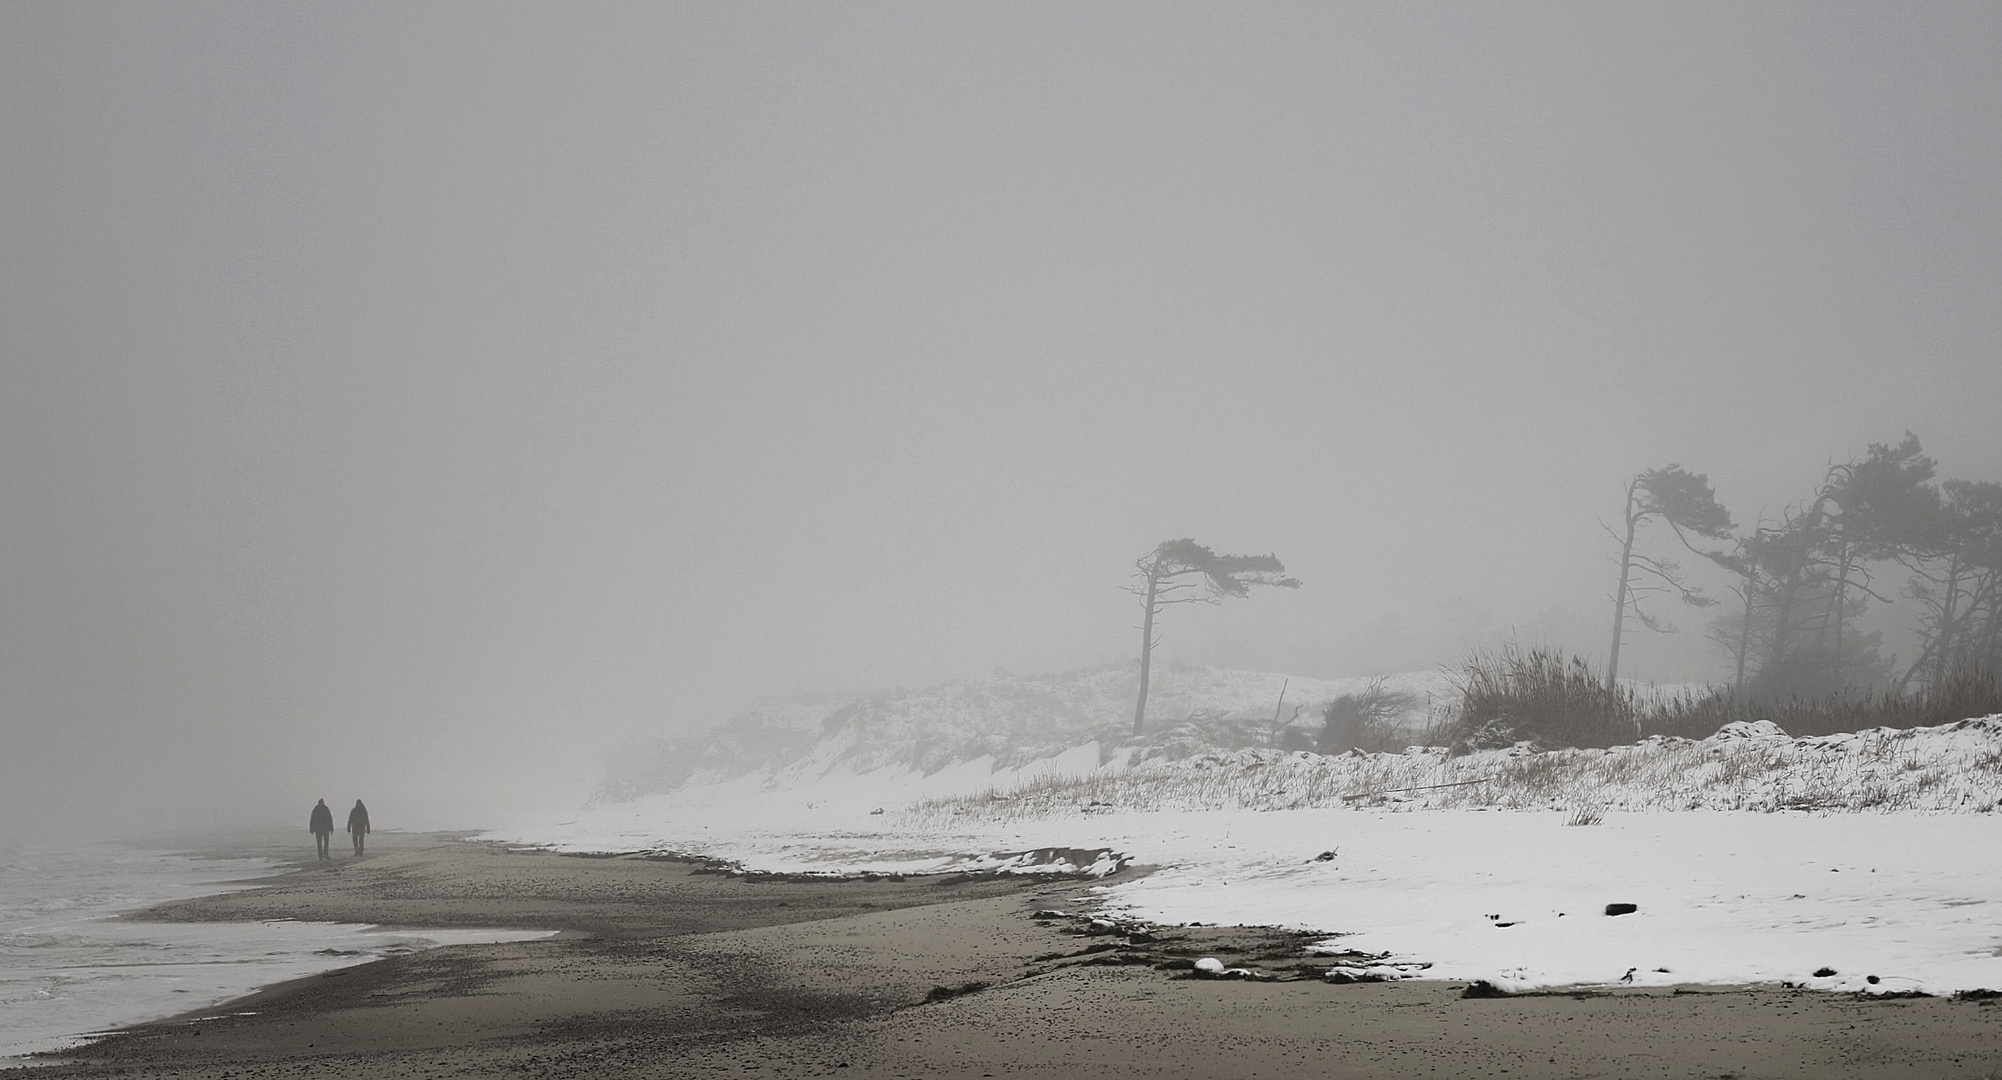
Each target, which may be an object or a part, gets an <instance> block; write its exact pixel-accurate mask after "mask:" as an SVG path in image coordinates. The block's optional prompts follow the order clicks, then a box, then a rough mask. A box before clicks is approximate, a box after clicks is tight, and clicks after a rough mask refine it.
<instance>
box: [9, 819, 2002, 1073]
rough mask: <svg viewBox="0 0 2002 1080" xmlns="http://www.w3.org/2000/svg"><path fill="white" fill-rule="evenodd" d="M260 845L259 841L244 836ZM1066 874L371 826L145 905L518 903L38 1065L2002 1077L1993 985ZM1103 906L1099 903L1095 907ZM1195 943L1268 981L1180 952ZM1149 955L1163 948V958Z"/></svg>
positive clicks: (362, 907)
mask: <svg viewBox="0 0 2002 1080" xmlns="http://www.w3.org/2000/svg"><path fill="white" fill-rule="evenodd" d="M253 853H261V852H253ZM1087 888H1088V886H1087V884H1086V883H1082V882H1077V881H1056V882H1050V881H1043V882H1036V881H1023V880H1020V879H1008V878H1001V879H996V878H978V877H964V876H957V877H952V878H947V879H929V878H913V879H910V880H901V881H900V880H891V879H887V878H881V879H877V880H871V881H863V880H852V881H828V880H811V879H787V878H755V877H753V878H743V877H733V876H729V875H724V874H718V873H714V872H708V871H707V870H706V868H704V867H702V866H700V865H699V864H695V863H689V862H672V861H654V860H648V859H642V858H638V857H620V858H578V857H571V856H562V855H555V854H551V853H547V852H524V851H509V850H507V849H506V848H503V847H500V846H497V845H487V844H470V843H464V842H458V841H451V840H446V839H443V838H435V837H399V836H395V835H394V834H385V835H380V836H378V837H377V838H376V840H375V842H374V846H373V847H372V849H371V854H370V856H369V857H368V858H366V859H363V860H360V861H353V860H348V859H345V858H343V859H337V860H335V861H334V863H333V864H332V865H330V866H327V867H318V866H314V867H309V868H307V869H305V870H302V871H300V872H298V873H294V874H290V875H287V876H285V877H282V878H277V879H273V880H272V881H271V883H270V884H268V885H266V886H264V887H262V888H257V889H252V890H248V891H245V892H238V893H231V894H226V895H223V896H216V897H205V898H201V899H197V900H191V901H185V902H181V903H177V904H172V905H168V906H165V907H162V908H158V909H154V910H152V911H150V912H148V913H146V917H149V918H163V919H188V920H209V919H245V918H275V917H287V918H302V919H337V920H341V921H351V922H376V923H384V924H392V925H395V924H401V925H407V926H484V927H527V928H542V929H554V930H560V931H562V933H561V934H559V935H558V936H557V937H554V938H549V939H545V940H539V941H527V942H514V943H507V944H494V945H471V946H450V947H446V948H440V949H434V950H431V951H428V952H424V953H419V954H414V955H409V956H400V957H393V958H390V959H387V960H381V961H377V962H374V963H369V964H364V965H361V966H358V967H353V968H348V969H344V970H341V971H336V972H330V973H327V974H325V975H321V976H316V977H313V978H308V979H302V980H298V981H296V982H293V983H288V984H283V985H280V986H275V987H271V988H267V989H266V990H264V991H262V992H260V993H259V994H256V995H254V996H252V997H250V998H247V999H243V1000H239V1001H236V1002H232V1003H230V1004H228V1005H225V1006H221V1007H218V1008H216V1009H211V1010H204V1011H202V1012H198V1013H191V1014H188V1015H185V1016H181V1017H176V1018H174V1019H172V1020H167V1021H161V1022H159V1023H154V1024H146V1025H141V1026H138V1027H135V1028H131V1029H128V1030H126V1031H123V1032H120V1033H118V1034H116V1035H113V1036H111V1037H109V1038H106V1039H103V1040H100V1041H98V1042H96V1043H94V1044H92V1045H90V1046H87V1047H82V1048H79V1049H76V1050H72V1051H67V1052H64V1053H61V1054H56V1055H50V1056H48V1057H47V1058H45V1059H44V1060H45V1061H47V1063H48V1064H46V1065H43V1066H41V1067H37V1068H34V1069H31V1070H22V1072H23V1073H24V1074H25V1075H30V1076H35V1077H46V1078H50V1080H54V1078H56V1077H112V1076H145V1077H167V1078H196V1077H200V1078H225V1077H227V1078H231V1080H236V1078H252V1077H367V1078H375V1077H407V1076H416V1077H422V1076H438V1077H443V1076H476V1077H593V1076H641V1077H646V1076H657V1077H682V1076H714V1075H724V1074H728V1075H735V1076H766V1077H785V1076H843V1077H885V1078H888V1077H912V1078H916V1077H986V1076H996V1077H1003V1076H1042V1077H1073V1076H1091V1077H1148V1078H1180V1077H1292V1076H1332V1077H1409V1076H1419V1077H1473V1076H1500V1075H1504V1074H1506V1075H1508V1076H1510V1077H1512V1078H1513V1077H1598V1076H1606V1077H1612V1076H1631V1077H1657V1076H1658V1077H1736V1078H1752V1077H1803V1078H1806V1077H1817V1078H1818V1077H1839V1076H1855V1077H1883V1076H1899V1077H1905V1076H1910V1077H1935V1076H1937V1077H1965V1078H1977V1080H1979V1078H1998V1077H2002V1005H1998V1004H1997V1003H1996V1002H1993V1001H1953V1000H1945V999H1938V998H1919V999H1905V1000H1871V1001H1861V1000H1857V999H1854V998H1850V997H1837V996H1832V995H1825V994H1813V993H1808V992H1805V991H1792V990H1784V989H1776V988H1754V989H1716V988H1690V990H1691V991H1693V992H1680V993H1678V992H1673V991H1668V990H1641V991H1625V992H1609V993H1592V994H1576V995H1565V994H1558V995H1547V996H1517V997H1509V998H1500V999H1468V998H1462V997H1461V996H1460V994H1461V991H1462V989H1463V987H1464V984H1462V983H1449V982H1429V981H1413V982H1401V983H1356V984H1347V985H1335V984H1330V983H1328V982H1326V981H1324V980H1322V979H1320V978H1319V977H1318V976H1319V974H1320V970H1321V969H1322V968H1324V967H1325V966H1327V964H1328V963H1329V962H1330V961H1329V960H1328V959H1325V958H1324V959H1310V958H1307V957H1305V956H1304V955H1303V954H1302V953H1301V952H1300V945H1301V943H1302V941H1303V938H1302V937H1301V936H1300V935H1297V934H1291V933H1286V932H1279V931H1268V930H1259V929H1256V928H1250V929H1247V928H1214V927H1186V928H1162V929H1157V931H1156V933H1155V934H1154V935H1153V937H1154V938H1155V940H1151V941H1146V940H1135V939H1133V938H1131V937H1129V936H1128V935H1126V934H1108V933H1104V932H1092V928H1091V927H1090V926H1089V925H1088V923H1087V921H1086V920H1084V919H1082V918H1077V917H1042V918H1037V917H1035V916H1036V913H1037V912H1038V911H1045V910H1048V909H1062V910H1064V911H1067V912H1071V913H1074V914H1076V913H1082V912H1084V911H1086V910H1087V909H1088V902H1087V901H1085V900H1083V899H1082V898H1083V897H1084V896H1085V895H1086V889H1087ZM1100 929H1101V931H1102V929H1103V928H1100ZM1196 956H1218V957H1220V958H1222V959H1223V960H1225V961H1226V962H1227V963H1229V964H1231V965H1233V966H1244V967H1250V968H1254V969H1257V970H1259V971H1261V972H1263V973H1265V974H1267V975H1270V976H1271V977H1272V979H1271V981H1212V980H1203V979H1194V978H1190V977H1189V976H1188V973H1187V972H1186V971H1184V970H1180V969H1181V968H1186V966H1187V965H1188V962H1189V960H1190V959H1192V958H1193V957H1196ZM1162 965H1167V966H1162Z"/></svg>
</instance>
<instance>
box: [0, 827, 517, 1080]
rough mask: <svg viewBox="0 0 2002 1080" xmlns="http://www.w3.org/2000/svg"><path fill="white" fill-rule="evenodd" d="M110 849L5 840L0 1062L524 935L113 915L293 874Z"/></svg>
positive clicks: (194, 856)
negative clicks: (267, 991) (262, 993)
mask: <svg viewBox="0 0 2002 1080" xmlns="http://www.w3.org/2000/svg"><path fill="white" fill-rule="evenodd" d="M290 868H291V867H290V865H289V864H287V863H286V862H284V861H282V860H279V859H274V858H266V857H228V856H223V857H218V856H214V855H206V854H200V853H191V852H187V851H172V850H152V849H148V848H144V847H136V846H130V845H124V844H114V843H95V844H83V845H65V846H56V845H48V846H39V847H38V846H32V845H13V846H0V1064H22V1063H23V1062H22V1061H21V1060H20V1055H24V1054H32V1053H35V1052H37V1051H46V1050H54V1049H60V1048H63V1047H66V1046H71V1045H74V1044H76V1043H77V1042H79V1041H80V1040H82V1039H85V1038H87V1037H88V1036H90V1035H92V1034H95V1033H100V1032H103V1031H106V1030H108V1029H111V1028H115V1027H119V1026H123V1025H128V1024H135V1023H143V1022H146V1021H151V1020H159V1019H163V1018H166V1017H170V1016H175V1015H178V1014H180V1013H184V1012H189V1011H193V1010H197V1009H207V1008H210V1007H212V1006H216V1005H219V1004H221V1003H224V1002H227V1001H230V1000H232V999H234V998H239V997H243V996H244V995H246V994H249V993H251V992H253V991H255V990H257V989H258V988H259V987H262V986H267V985H270V984H272V983H276V982H283V981H285V980H287V979H295V978H300V977H303V976H306V975H311V974H315V973H317V972H322V971H328V970H332V969H334V968H339V967H346V966H350V965H353V964H358V963H364V962H366V961H369V960H373V959H376V958H378V957H382V956H388V955H392V954H395V953H399V952H410V951H414V950H418V949H425V948H430V947H433V946H437V945H447V944H461V943H472V942H482V941H503V940H521V939H525V938H533V937H540V936H544V935H542V934H541V933H538V932H533V931H526V932H524V931H507V930H466V929H453V930H409V929H404V928H399V929H397V930H395V931H386V930H381V929H379V928H375V927H371V926H366V925H361V924H352V923H324V922H300V921H296V920H262V921H254V922H216V923H166V922H147V921H143V920H135V919H129V918H123V917H121V916H124V915H126V914H127V913H130V912H135V911H138V910H141V909H144V908H147V907H151V906H153V905H156V904H161V903H165V902H168V901H172V900H181V899H186V898H188V897H193V896H202V895H208V894H213V893H219V892H226V891H229V890H232V889H240V888H248V887H252V886H255V885H256V884H258V879H260V878H265V877H269V876H272V875H275V874H279V873H283V872H285V871H286V870H288V869H290Z"/></svg>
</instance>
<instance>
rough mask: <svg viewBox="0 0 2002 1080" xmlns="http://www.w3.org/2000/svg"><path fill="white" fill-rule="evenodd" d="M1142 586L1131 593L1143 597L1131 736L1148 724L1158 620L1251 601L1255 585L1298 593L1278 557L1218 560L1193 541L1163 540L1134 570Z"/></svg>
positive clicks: (1133, 587)
mask: <svg viewBox="0 0 2002 1080" xmlns="http://www.w3.org/2000/svg"><path fill="white" fill-rule="evenodd" d="M1133 565H1134V567H1135V569H1137V570H1138V571H1139V573H1137V574H1136V575H1134V576H1135V577H1137V578H1138V579H1139V580H1138V581H1137V582H1135V583H1134V584H1132V585H1129V586H1127V591H1129V592H1131V593H1133V594H1134V595H1135V596H1138V597H1140V599H1141V604H1142V610H1143V611H1144V612H1145V614H1144V615H1143V616H1142V618H1141V621H1140V699H1139V700H1138V701H1136V702H1135V703H1134V705H1133V734H1135V735H1138V734H1140V732H1141V729H1142V728H1143V727H1144V726H1145V724H1146V721H1147V676H1148V673H1149V671H1150V670H1151V668H1152V665H1153V657H1154V646H1155V645H1156V644H1159V642H1158V641H1156V639H1155V637H1154V617H1155V616H1156V615H1158V614H1160V611H1161V609H1162V608H1163V607H1166V606H1167V605H1169V604H1191V603H1204V604H1214V603H1217V602H1219V601H1221V600H1222V599H1223V598H1224V597H1226V596H1239V597H1242V596H1250V595H1251V587H1252V586H1253V585H1276V586H1278V587H1279V588H1282V589H1297V588H1299V587H1300V582H1299V580H1298V579H1297V578H1290V577H1287V576H1286V567H1285V565H1284V564H1283V563H1281V562H1280V561H1279V557H1278V556H1276V555H1219V554H1217V553H1216V552H1214V551H1211V550H1210V549H1209V548H1206V547H1204V546H1203V545H1201V544H1198V543H1196V542H1195V541H1194V540H1186V539H1184V540H1164V541H1162V542H1161V545H1160V546H1159V547H1156V548H1155V549H1154V550H1152V551H1150V552H1148V553H1147V554H1145V555H1142V556H1141V557H1140V559H1139V560H1138V561H1137V562H1135V563H1134V564H1133Z"/></svg>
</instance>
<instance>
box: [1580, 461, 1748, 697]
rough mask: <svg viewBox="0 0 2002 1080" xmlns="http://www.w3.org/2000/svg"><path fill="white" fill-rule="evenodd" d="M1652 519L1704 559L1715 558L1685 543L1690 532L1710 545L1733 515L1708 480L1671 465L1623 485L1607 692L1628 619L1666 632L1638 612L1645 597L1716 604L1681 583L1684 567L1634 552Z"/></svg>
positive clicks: (1726, 533) (1726, 528)
mask: <svg viewBox="0 0 2002 1080" xmlns="http://www.w3.org/2000/svg"><path fill="white" fill-rule="evenodd" d="M1653 518H1660V519H1661V520H1663V521H1666V522H1668V524H1669V527H1670V528H1672V529H1674V530H1675V536H1676V539H1678V540H1680V541H1682V546H1684V547H1686V548H1688V549H1689V550H1691V551H1694V552H1696V553H1697V554H1699V555H1702V556H1704V557H1705V558H1715V554H1714V553H1712V552H1707V551H1701V550H1698V549H1697V547H1696V546H1695V545H1694V544H1692V543H1691V542H1690V540H1689V534H1690V533H1696V534H1697V535H1699V536H1707V537H1710V538H1711V539H1713V540H1722V539H1725V538H1727V537H1729V536H1730V535H1731V514H1730V512H1729V511H1727V510H1725V509H1724V508H1723V507H1722V506H1720V505H1718V502H1717V494H1716V492H1714V491H1712V490H1711V489H1710V478H1709V477H1707V476H1704V475H1703V474H1701V473H1692V472H1690V471H1689V470H1687V469H1684V468H1683V467H1682V466H1680V465H1669V466H1667V467H1665V468H1660V469H1649V470H1648V471H1646V472H1644V473H1641V474H1640V475H1638V476H1636V477H1634V478H1633V480H1632V481H1630V482H1629V483H1628V484H1627V511H1626V514H1625V516H1624V517H1623V518H1622V524H1624V525H1625V526H1626V530H1625V534H1624V535H1622V534H1620V533H1617V532H1615V533H1613V539H1615V540H1618V541H1619V542H1620V581H1619V585H1618V587H1617V588H1615V589H1614V591H1613V647H1612V649H1611V650H1610V655H1608V656H1607V658H1606V685H1607V686H1608V687H1611V686H1612V685H1614V680H1615V679H1617V678H1619V675H1620V643H1621V641H1622V640H1624V639H1625V637H1626V629H1627V616H1628V615H1629V614H1632V615H1633V616H1634V617H1635V618H1637V619H1639V620H1640V622H1641V625H1643V626H1646V627H1647V628H1648V629H1650V630H1665V629H1668V626H1667V624H1665V623H1662V622H1661V621H1659V620H1657V619H1655V618H1654V617H1653V616H1651V615H1649V614H1648V613H1647V612H1646V611H1643V610H1642V609H1641V606H1640V601H1641V598H1642V597H1643V596H1644V595H1646V594H1648V593H1651V592H1671V593H1674V594H1676V595H1677V596H1678V597H1679V598H1680V599H1681V600H1682V602H1683V603H1685V604H1689V605H1690V606H1692V607H1709V606H1711V605H1712V604H1715V603H1716V602H1717V601H1716V600H1714V599H1712V598H1711V597H1708V596H1705V595H1703V590H1701V589H1698V588H1696V587H1694V586H1691V585H1689V584H1687V583H1685V582H1684V581H1683V578H1682V568H1681V567H1679V566H1677V565H1676V564H1675V562H1674V560H1671V559H1662V558H1655V557H1653V556H1649V555H1644V554H1641V553H1639V552H1636V551H1635V550H1634V538H1635V535H1636V534H1637V533H1638V532H1639V531H1640V527H1641V525H1642V524H1643V523H1645V522H1647V521H1648V520H1650V519H1653ZM1608 531H1611V530H1608ZM1637 573H1638V576H1639V579H1640V580H1638V581H1637V580H1635V578H1636V574H1637Z"/></svg>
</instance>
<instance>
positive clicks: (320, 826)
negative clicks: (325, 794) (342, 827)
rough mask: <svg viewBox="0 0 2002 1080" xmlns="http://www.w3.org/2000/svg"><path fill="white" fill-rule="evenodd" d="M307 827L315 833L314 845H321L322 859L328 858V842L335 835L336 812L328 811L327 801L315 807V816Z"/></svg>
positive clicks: (308, 822) (322, 801) (321, 801)
mask: <svg viewBox="0 0 2002 1080" xmlns="http://www.w3.org/2000/svg"><path fill="white" fill-rule="evenodd" d="M306 827H307V828H308V829H311V830H312V831H313V843H315V844H317V845H319V848H320V858H322V859H324V858H326V857H327V841H328V840H330V839H332V838H333V835H334V812H333V811H332V810H329V809H327V800H325V799H321V800H320V802H319V804H318V805H316V806H314V807H313V816H312V818H311V820H309V821H307V822H306Z"/></svg>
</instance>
